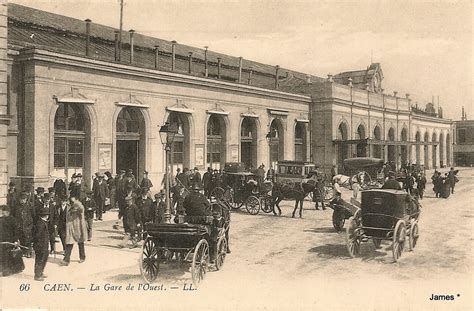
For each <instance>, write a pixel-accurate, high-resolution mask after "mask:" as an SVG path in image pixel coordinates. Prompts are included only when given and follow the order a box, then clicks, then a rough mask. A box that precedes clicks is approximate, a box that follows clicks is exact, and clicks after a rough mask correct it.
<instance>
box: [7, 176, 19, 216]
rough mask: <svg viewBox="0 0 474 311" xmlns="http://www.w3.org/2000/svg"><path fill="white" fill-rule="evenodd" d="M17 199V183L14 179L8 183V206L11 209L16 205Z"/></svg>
mask: <svg viewBox="0 0 474 311" xmlns="http://www.w3.org/2000/svg"><path fill="white" fill-rule="evenodd" d="M16 200H17V193H16V185H15V183H14V182H13V181H10V182H9V183H8V193H7V206H8V208H9V209H10V211H11V210H12V209H13V207H14V206H15V205H16Z"/></svg>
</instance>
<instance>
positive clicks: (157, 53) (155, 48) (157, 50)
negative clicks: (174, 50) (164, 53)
mask: <svg viewBox="0 0 474 311" xmlns="http://www.w3.org/2000/svg"><path fill="white" fill-rule="evenodd" d="M159 49H160V46H159V45H155V46H154V50H155V69H158V61H159V59H158V57H159V52H160V50H159Z"/></svg>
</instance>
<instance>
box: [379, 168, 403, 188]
mask: <svg viewBox="0 0 474 311" xmlns="http://www.w3.org/2000/svg"><path fill="white" fill-rule="evenodd" d="M381 189H394V190H402V187H401V186H400V183H399V182H398V181H397V180H396V179H395V172H393V171H390V172H389V173H388V179H387V181H386V182H385V183H384V184H383V186H382V188H381Z"/></svg>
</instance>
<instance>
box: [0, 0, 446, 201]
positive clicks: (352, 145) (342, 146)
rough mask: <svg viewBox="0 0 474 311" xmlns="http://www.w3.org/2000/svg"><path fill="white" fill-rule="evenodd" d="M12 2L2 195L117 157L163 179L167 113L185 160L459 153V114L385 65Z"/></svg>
mask: <svg viewBox="0 0 474 311" xmlns="http://www.w3.org/2000/svg"><path fill="white" fill-rule="evenodd" d="M1 10H2V11H1V12H0V29H1V32H0V44H1V46H0V51H3V52H2V54H1V55H0V58H1V59H0V62H1V64H0V70H3V71H4V72H6V74H4V73H2V79H3V80H5V81H3V80H2V81H1V82H2V84H1V85H2V88H1V92H0V93H1V94H0V96H1V101H0V134H1V136H2V138H1V139H2V142H1V145H0V148H3V149H2V152H1V153H0V163H2V166H1V168H2V180H1V183H2V184H3V187H2V193H4V192H5V191H6V190H5V189H6V184H7V181H8V180H9V179H11V180H14V181H16V182H17V183H19V184H22V183H24V182H28V183H33V184H34V185H35V186H39V185H41V186H48V185H51V184H52V183H53V182H54V180H55V179H57V178H66V179H69V178H70V177H71V176H72V174H73V173H78V172H81V173H82V174H83V175H84V176H85V180H86V181H90V180H91V178H92V176H93V173H94V172H97V171H102V172H104V171H111V172H112V173H115V172H116V171H117V170H118V169H132V170H133V171H134V172H135V175H136V176H138V178H139V179H141V176H142V172H143V171H144V170H147V171H148V172H149V175H150V178H151V179H152V180H154V181H155V185H159V184H160V182H161V180H162V178H163V174H164V171H165V153H164V148H163V146H162V144H161V140H160V137H159V128H160V126H161V125H163V124H164V123H165V122H167V121H168V122H171V123H174V124H176V125H177V128H178V134H177V135H176V138H175V141H174V143H173V146H172V148H171V164H172V167H173V171H175V170H176V168H178V167H181V168H183V167H189V168H192V167H198V168H199V169H200V170H204V169H205V168H206V167H213V168H220V167H222V166H223V164H224V163H225V162H230V161H241V162H244V163H245V164H246V165H247V166H248V167H250V168H256V167H257V166H258V165H260V164H262V163H263V164H265V167H266V168H268V167H269V166H270V165H272V164H273V163H275V162H276V161H278V160H299V161H311V162H314V163H316V164H318V165H320V166H321V167H322V168H324V169H330V168H331V167H332V166H333V165H336V166H337V167H341V164H342V160H343V159H345V158H349V157H352V156H374V157H379V158H383V159H385V160H386V161H393V162H395V163H397V164H398V165H399V166H400V165H402V164H407V163H418V164H422V165H424V166H425V167H426V168H437V167H440V166H445V165H450V164H451V163H452V154H453V153H452V137H453V134H452V131H453V126H452V122H451V120H447V119H444V118H442V111H441V110H438V111H435V109H434V107H433V104H428V105H427V106H426V108H418V107H417V106H415V105H413V103H412V102H411V99H410V97H409V95H406V96H398V94H393V95H387V94H384V93H383V89H382V80H383V72H382V68H381V66H380V64H371V65H370V66H369V67H367V68H366V69H364V70H360V71H351V72H344V73H340V74H337V75H334V76H331V75H329V76H328V77H324V78H322V77H317V76H311V75H307V74H305V73H300V72H295V71H292V70H288V69H284V68H280V67H278V66H271V65H265V64H261V63H258V62H253V61H250V60H246V59H242V58H241V57H233V56H229V55H224V54H219V53H215V52H212V51H208V50H207V49H198V48H194V47H190V46H186V45H182V44H178V43H176V42H170V41H165V40H161V39H157V38H151V37H147V36H143V35H140V34H138V33H135V32H134V31H133V30H130V31H127V32H123V33H122V34H120V33H119V32H118V31H117V30H116V29H114V28H112V27H107V26H103V25H100V24H96V23H93V22H91V21H90V20H85V21H81V20H77V19H73V18H69V17H66V16H61V15H56V14H52V13H48V12H44V11H40V10H37V9H33V8H28V7H24V6H20V5H16V4H11V3H10V4H8V5H1ZM89 184H90V182H89ZM157 187H159V186H157ZM158 190H159V189H158V188H157V189H153V191H158ZM1 196H2V197H3V196H4V194H2V195H1Z"/></svg>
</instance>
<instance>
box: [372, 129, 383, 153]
mask: <svg viewBox="0 0 474 311" xmlns="http://www.w3.org/2000/svg"><path fill="white" fill-rule="evenodd" d="M374 139H375V140H377V141H381V140H382V131H381V130H380V126H378V125H377V126H376V127H375V128H374ZM373 148H374V158H379V159H382V145H379V144H377V145H373Z"/></svg>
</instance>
